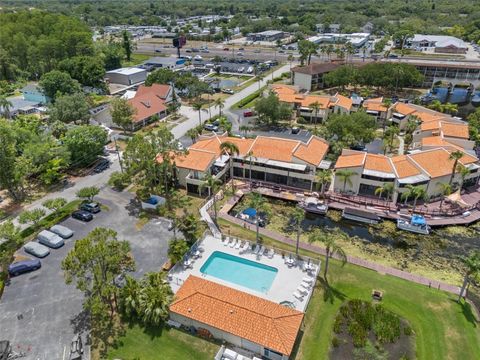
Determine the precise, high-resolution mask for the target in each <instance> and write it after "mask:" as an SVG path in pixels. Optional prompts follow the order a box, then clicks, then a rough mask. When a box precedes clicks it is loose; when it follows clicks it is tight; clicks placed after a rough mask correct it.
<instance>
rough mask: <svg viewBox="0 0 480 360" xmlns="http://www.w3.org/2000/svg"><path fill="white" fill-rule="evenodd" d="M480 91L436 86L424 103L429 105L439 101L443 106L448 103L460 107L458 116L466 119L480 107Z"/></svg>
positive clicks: (423, 99) (426, 96)
mask: <svg viewBox="0 0 480 360" xmlns="http://www.w3.org/2000/svg"><path fill="white" fill-rule="evenodd" d="M479 98H480V91H472V90H471V89H469V88H466V87H455V86H454V87H453V88H451V87H448V86H434V87H433V88H432V90H430V91H429V92H428V93H427V94H426V95H425V96H424V97H422V103H424V104H429V103H430V102H432V101H433V100H438V101H440V102H441V103H442V104H445V103H447V102H449V103H452V104H456V105H458V115H459V116H462V117H466V116H467V115H468V114H470V113H471V112H473V111H475V107H477V106H479V105H480V102H479V100H480V99H479Z"/></svg>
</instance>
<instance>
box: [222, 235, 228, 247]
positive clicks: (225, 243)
mask: <svg viewBox="0 0 480 360" xmlns="http://www.w3.org/2000/svg"><path fill="white" fill-rule="evenodd" d="M229 242H230V236H227V237H226V238H225V239H224V240H223V241H222V244H223V245H224V246H227V245H228V243H229Z"/></svg>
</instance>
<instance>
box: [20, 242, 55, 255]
mask: <svg viewBox="0 0 480 360" xmlns="http://www.w3.org/2000/svg"><path fill="white" fill-rule="evenodd" d="M23 249H24V250H25V252H27V253H29V254H31V255H33V256H36V257H39V258H44V257H45V256H47V255H48V254H50V250H49V249H48V248H47V247H46V246H43V245H42V244H39V243H38V242H35V241H29V242H27V243H26V244H25V245H23Z"/></svg>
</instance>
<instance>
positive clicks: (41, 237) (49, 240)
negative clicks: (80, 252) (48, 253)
mask: <svg viewBox="0 0 480 360" xmlns="http://www.w3.org/2000/svg"><path fill="white" fill-rule="evenodd" d="M37 239H38V242H39V243H40V244H43V245H45V246H48V247H49V248H52V249H58V248H60V247H62V246H63V245H65V241H63V239H62V238H61V237H60V236H58V235H57V234H55V233H53V232H51V231H48V230H42V231H40V233H39V234H38V235H37Z"/></svg>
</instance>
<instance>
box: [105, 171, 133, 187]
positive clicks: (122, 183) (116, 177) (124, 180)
mask: <svg viewBox="0 0 480 360" xmlns="http://www.w3.org/2000/svg"><path fill="white" fill-rule="evenodd" d="M128 181H129V177H128V175H127V174H126V173H121V172H118V171H115V172H113V173H112V175H110V179H108V185H110V186H111V187H113V188H114V189H115V190H118V191H122V190H123V189H125V188H126V187H127V185H128Z"/></svg>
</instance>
